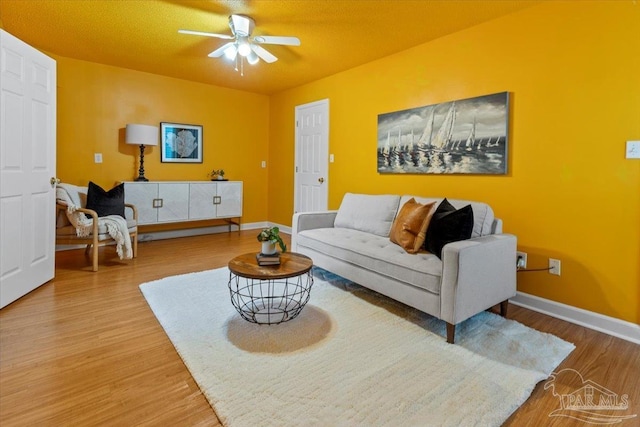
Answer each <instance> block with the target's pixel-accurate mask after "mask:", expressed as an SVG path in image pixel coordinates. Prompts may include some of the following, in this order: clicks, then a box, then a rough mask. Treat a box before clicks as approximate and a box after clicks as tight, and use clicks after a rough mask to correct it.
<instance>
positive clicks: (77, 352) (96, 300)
mask: <svg viewBox="0 0 640 427" xmlns="http://www.w3.org/2000/svg"><path fill="white" fill-rule="evenodd" d="M256 234H257V232H256V231H243V232H241V233H237V232H233V233H229V234H226V233H223V234H216V235H208V236H198V237H189V238H181V239H171V240H160V241H153V242H141V243H140V246H139V257H138V258H137V259H135V260H132V261H120V260H118V258H117V256H116V254H115V249H114V248H113V247H105V248H100V269H99V271H98V272H97V273H93V272H91V265H90V264H91V263H90V260H89V259H88V258H86V257H85V255H84V254H83V251H82V250H74V251H64V252H58V253H57V255H56V257H57V258H56V277H55V279H54V280H52V281H50V282H49V283H47V284H45V285H43V286H42V287H40V288H38V289H37V290H35V291H33V292H31V293H30V294H29V295H26V296H25V297H23V298H21V299H20V300H18V301H16V302H14V303H13V304H10V305H9V306H7V307H5V308H4V309H2V310H1V311H0V424H1V425H2V426H3V427H8V426H33V425H38V426H62V425H74V426H84V425H110V426H133V425H136V426H147V425H149V426H151V425H163V426H165V425H175V426H217V425H220V424H219V422H218V419H217V418H216V415H215V413H214V411H213V410H212V409H211V407H210V406H209V404H208V402H207V400H206V399H205V398H204V396H203V395H202V393H201V392H200V389H199V388H198V386H197V385H196V384H195V382H194V381H193V379H192V377H191V375H190V374H189V371H188V370H187V369H186V368H185V366H184V364H183V363H182V360H181V359H180V357H179V356H178V354H177V353H176V351H175V349H174V347H173V345H172V344H171V342H170V341H169V339H168V338H167V336H166V335H165V333H164V331H163V329H162V328H161V327H160V325H159V324H158V322H157V321H156V318H155V316H154V315H153V313H152V312H151V310H150V309H149V306H148V305H147V303H146V301H145V299H144V298H143V296H142V294H141V293H140V291H139V289H138V285H139V284H140V283H144V282H148V281H151V280H156V279H160V278H163V277H166V276H170V275H177V274H183V273H189V272H193V271H201V270H208V269H213V268H218V267H223V266H226V264H227V262H228V261H229V260H230V259H231V258H232V257H234V256H236V255H238V254H241V253H245V252H251V251H254V250H256V247H257V241H256V238H255V236H256ZM285 240H286V242H287V244H289V239H285ZM508 317H509V318H512V319H515V320H518V321H520V322H521V323H524V324H526V325H529V326H531V327H533V328H535V329H538V330H540V331H544V332H549V333H553V334H555V335H557V336H559V337H561V338H564V339H565V340H568V341H571V342H573V343H575V344H576V350H574V352H573V353H572V354H571V355H569V357H568V358H567V359H566V360H565V361H564V362H563V363H562V364H561V365H560V367H559V368H558V369H557V370H559V369H562V368H571V369H575V370H576V371H578V372H580V374H582V376H583V377H584V379H585V380H587V379H589V380H591V381H594V382H596V383H598V384H600V385H602V386H603V387H606V388H607V389H609V390H611V391H613V392H615V393H617V394H619V395H623V394H627V395H628V400H629V409H628V410H626V411H622V412H624V414H626V415H628V414H637V415H638V417H636V418H635V419H633V420H626V421H622V423H620V424H619V425H620V426H622V427H624V426H633V425H638V423H640V384H639V378H640V346H638V345H635V344H632V343H629V342H626V341H624V340H620V339H617V338H614V337H610V336H608V335H605V334H602V333H599V332H595V331H592V330H589V329H586V328H583V327H580V326H576V325H573V324H570V323H567V322H563V321H560V320H556V319H553V318H550V317H548V316H545V315H542V314H539V313H535V312H532V311H530V310H526V309H523V308H520V307H516V306H514V305H511V306H510V307H509V315H508ZM543 386H544V381H543V382H541V383H540V384H538V386H537V387H536V389H535V390H534V392H533V394H532V395H531V397H530V398H529V399H528V400H527V402H526V403H525V404H524V405H523V406H522V407H521V408H520V409H518V411H516V412H515V413H514V414H513V415H512V417H511V418H510V419H509V420H508V421H507V422H506V423H505V425H507V426H542V425H549V426H568V425H576V426H584V425H585V423H584V422H580V421H575V420H571V419H568V418H550V417H549V413H550V412H551V411H553V410H554V409H556V408H558V406H559V403H558V402H559V401H558V398H557V397H554V396H553V395H552V393H551V392H550V391H549V390H544V389H543Z"/></svg>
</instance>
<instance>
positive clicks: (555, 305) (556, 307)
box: [510, 292, 640, 344]
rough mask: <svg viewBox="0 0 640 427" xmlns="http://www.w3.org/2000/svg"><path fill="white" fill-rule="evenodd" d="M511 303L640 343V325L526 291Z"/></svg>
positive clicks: (518, 294)
mask: <svg viewBox="0 0 640 427" xmlns="http://www.w3.org/2000/svg"><path fill="white" fill-rule="evenodd" d="M510 301H511V303H513V304H515V305H518V306H520V307H524V308H528V309H529V310H533V311H537V312H538V313H543V314H547V315H549V316H551V317H555V318H557V319H562V320H566V321H567V322H571V323H575V324H576V325H580V326H584V327H586V328H589V329H593V330H596V331H598V332H603V333H605V334H608V335H612V336H614V337H618V338H621V339H623V340H626V341H631V342H632V343H636V344H640V325H636V324H635V323H631V322H627V321H624V320H620V319H616V318H614V317H609V316H605V315H603V314H599V313H594V312H593V311H588V310H584V309H582V308H578V307H573V306H570V305H567V304H562V303H559V302H556V301H551V300H548V299H545V298H540V297H538V296H535V295H529V294H526V293H524V292H518V293H517V295H516V296H515V297H514V298H512V299H511V300H510Z"/></svg>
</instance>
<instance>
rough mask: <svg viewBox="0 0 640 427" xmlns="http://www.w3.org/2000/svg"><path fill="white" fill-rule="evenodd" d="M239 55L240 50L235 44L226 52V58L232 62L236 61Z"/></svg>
mask: <svg viewBox="0 0 640 427" xmlns="http://www.w3.org/2000/svg"><path fill="white" fill-rule="evenodd" d="M237 53H238V48H237V47H236V45H235V44H232V45H231V46H229V47H228V48H226V49H225V50H224V57H225V58H227V59H228V60H230V61H233V60H234V59H236V54H237Z"/></svg>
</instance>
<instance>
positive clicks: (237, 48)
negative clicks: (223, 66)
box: [178, 15, 300, 72]
mask: <svg viewBox="0 0 640 427" xmlns="http://www.w3.org/2000/svg"><path fill="white" fill-rule="evenodd" d="M229 27H231V33H232V34H233V35H227V34H215V33H207V32H202V31H192V30H178V32H179V33H182V34H193V35H197V36H206V37H216V38H219V39H224V40H232V41H230V42H228V43H225V44H224V45H222V46H220V47H219V48H217V49H216V50H214V51H213V52H211V53H210V54H209V55H208V56H209V57H211V58H219V57H221V56H223V55H224V56H225V57H226V58H228V59H229V60H231V61H235V62H236V71H237V70H238V62H240V68H241V72H242V69H243V67H244V60H245V59H246V60H247V62H248V63H249V64H250V65H254V64H256V63H257V62H258V61H259V60H260V59H262V60H263V61H264V62H267V63H272V62H275V61H277V60H278V58H276V57H275V56H274V55H273V54H272V53H271V52H269V51H268V50H266V49H265V48H263V47H262V46H261V45H263V44H278V45H287V46H300V39H298V38H297V37H288V36H254V37H251V33H252V32H253V29H254V28H255V21H254V20H253V19H252V18H250V17H249V16H246V15H231V16H229Z"/></svg>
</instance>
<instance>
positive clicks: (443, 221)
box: [424, 199, 473, 259]
mask: <svg viewBox="0 0 640 427" xmlns="http://www.w3.org/2000/svg"><path fill="white" fill-rule="evenodd" d="M472 231H473V209H472V208H471V205H467V206H465V207H463V208H460V209H457V210H456V208H454V207H453V205H451V203H449V201H448V200H447V199H444V200H443V201H442V203H440V206H438V208H437V209H436V211H435V213H434V214H433V217H432V218H431V222H430V223H429V229H428V230H427V238H426V239H425V245H424V248H425V249H426V250H428V251H429V252H431V253H432V254H434V255H436V256H437V257H438V258H440V259H442V248H443V247H444V245H446V244H447V243H451V242H457V241H459V240H466V239H469V238H470V237H471V232H472Z"/></svg>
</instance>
